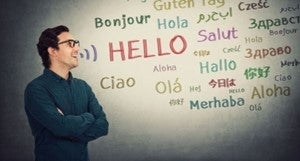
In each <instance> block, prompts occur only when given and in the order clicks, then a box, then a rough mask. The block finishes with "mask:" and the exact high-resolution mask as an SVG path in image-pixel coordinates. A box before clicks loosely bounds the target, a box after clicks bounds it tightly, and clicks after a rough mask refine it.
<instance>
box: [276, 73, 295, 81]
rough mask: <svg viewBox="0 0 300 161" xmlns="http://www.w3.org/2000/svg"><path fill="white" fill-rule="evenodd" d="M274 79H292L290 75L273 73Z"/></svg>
mask: <svg viewBox="0 0 300 161" xmlns="http://www.w3.org/2000/svg"><path fill="white" fill-rule="evenodd" d="M274 79H275V81H288V80H291V79H292V76H291V75H281V74H278V75H275V77H274Z"/></svg>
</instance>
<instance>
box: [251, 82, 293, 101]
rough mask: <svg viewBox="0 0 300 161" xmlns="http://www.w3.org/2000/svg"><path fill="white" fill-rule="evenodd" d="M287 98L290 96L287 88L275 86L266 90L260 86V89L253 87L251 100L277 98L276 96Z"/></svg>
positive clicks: (289, 90)
mask: <svg viewBox="0 0 300 161" xmlns="http://www.w3.org/2000/svg"><path fill="white" fill-rule="evenodd" d="M282 95H284V96H289V95H291V89H290V87H288V86H283V87H280V86H277V85H276V84H274V85H273V87H270V88H266V89H265V86H263V85H261V86H260V87H253V90H252V96H251V99H254V98H255V97H257V98H259V99H261V98H265V97H272V96H274V97H277V96H282Z"/></svg>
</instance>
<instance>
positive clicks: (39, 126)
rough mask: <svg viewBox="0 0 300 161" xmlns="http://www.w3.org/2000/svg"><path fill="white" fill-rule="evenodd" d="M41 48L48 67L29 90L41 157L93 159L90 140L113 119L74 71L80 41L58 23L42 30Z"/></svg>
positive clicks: (29, 114) (49, 159) (44, 159)
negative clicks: (89, 148) (108, 120)
mask: <svg viewBox="0 0 300 161" xmlns="http://www.w3.org/2000/svg"><path fill="white" fill-rule="evenodd" d="M37 48H38V52H39V55H40V56H41V58H42V62H43V65H44V67H45V69H44V72H43V74H42V75H41V76H39V77H37V78H36V79H34V80H33V81H31V82H30V83H29V84H28V85H27V87H26V90H25V111H26V114H27V117H28V121H29V124H30V127H31V130H32V134H33V136H34V139H35V160H36V161H88V160H89V157H88V149H87V144H88V142H89V141H91V140H94V139H97V138H99V137H101V136H104V135H107V133H108V122H107V120H106V115H105V113H104V112H103V110H102V106H101V105H100V104H99V103H98V101H97V99H96V97H95V95H94V93H93V92H92V90H91V88H90V86H89V85H88V84H87V83H86V82H85V81H83V80H80V79H76V78H73V76H72V74H71V72H70V70H71V69H72V68H75V67H77V66H78V51H79V41H78V40H74V38H73V36H72V35H71V34H70V32H69V29H68V28H67V27H66V26H57V27H54V28H48V29H46V30H45V31H43V32H42V34H41V36H40V38H39V42H38V44H37Z"/></svg>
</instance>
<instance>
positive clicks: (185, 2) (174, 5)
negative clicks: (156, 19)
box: [153, 0, 195, 11]
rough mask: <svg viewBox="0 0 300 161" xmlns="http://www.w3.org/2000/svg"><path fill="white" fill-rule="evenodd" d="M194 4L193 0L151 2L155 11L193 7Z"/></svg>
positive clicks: (158, 0)
mask: <svg viewBox="0 0 300 161" xmlns="http://www.w3.org/2000/svg"><path fill="white" fill-rule="evenodd" d="M194 6H195V3H194V0H170V1H167V2H164V0H156V1H154V3H153V7H154V9H155V10H157V11H162V10H172V9H184V8H193V7H194Z"/></svg>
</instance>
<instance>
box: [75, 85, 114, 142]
mask: <svg viewBox="0 0 300 161" xmlns="http://www.w3.org/2000/svg"><path fill="white" fill-rule="evenodd" d="M86 89H87V92H88V102H89V103H88V109H89V112H90V113H91V114H93V116H94V118H95V119H96V120H95V121H94V123H93V124H92V125H91V126H90V127H89V128H88V129H87V130H86V131H85V132H84V133H83V134H82V135H80V136H78V137H77V138H76V139H78V140H80V141H91V140H94V139H97V138H99V137H101V136H104V135H107V134H108V127H109V124H108V121H107V119H106V115H105V113H104V111H103V108H102V106H101V105H100V104H99V102H98V100H97V98H96V97H95V94H94V93H93V91H92V90H91V88H90V87H89V86H88V85H87V84H86Z"/></svg>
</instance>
